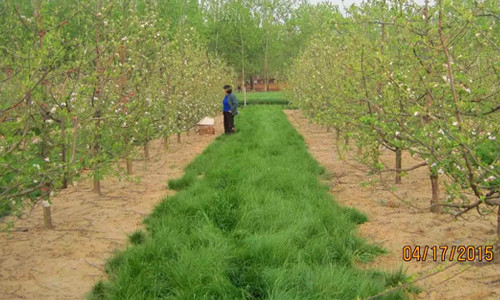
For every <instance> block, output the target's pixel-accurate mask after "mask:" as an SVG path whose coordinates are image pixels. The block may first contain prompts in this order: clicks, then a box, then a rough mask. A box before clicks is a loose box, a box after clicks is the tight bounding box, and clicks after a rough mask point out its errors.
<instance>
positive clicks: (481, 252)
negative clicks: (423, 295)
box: [403, 245, 494, 262]
mask: <svg viewBox="0 0 500 300" xmlns="http://www.w3.org/2000/svg"><path fill="white" fill-rule="evenodd" d="M493 258H494V253H493V246H465V245H459V246H455V245H453V246H447V245H440V246H437V245H434V246H429V245H415V246H410V245H406V246H404V247H403V260H404V261H412V260H413V261H426V260H429V261H430V260H432V261H458V262H471V261H487V262H490V261H492V260H493Z"/></svg>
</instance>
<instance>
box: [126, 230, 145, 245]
mask: <svg viewBox="0 0 500 300" xmlns="http://www.w3.org/2000/svg"><path fill="white" fill-rule="evenodd" d="M128 239H129V241H130V243H132V244H133V245H140V244H143V243H144V242H145V241H146V234H145V233H144V231H142V230H137V231H135V232H133V233H131V234H130V235H129V236H128Z"/></svg>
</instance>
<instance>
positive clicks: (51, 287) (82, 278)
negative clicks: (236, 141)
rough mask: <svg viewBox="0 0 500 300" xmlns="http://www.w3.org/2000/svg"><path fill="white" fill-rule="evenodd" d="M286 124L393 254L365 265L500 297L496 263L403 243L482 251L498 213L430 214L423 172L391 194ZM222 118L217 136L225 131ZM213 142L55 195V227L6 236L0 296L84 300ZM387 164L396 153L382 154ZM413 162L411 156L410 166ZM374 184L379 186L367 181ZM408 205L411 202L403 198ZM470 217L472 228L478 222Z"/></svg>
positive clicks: (434, 294)
mask: <svg viewBox="0 0 500 300" xmlns="http://www.w3.org/2000/svg"><path fill="white" fill-rule="evenodd" d="M286 113H287V115H288V117H289V120H290V122H292V124H293V125H294V126H296V128H297V129H298V131H299V132H300V133H301V134H302V135H303V136H304V139H305V140H306V142H307V145H308V147H309V151H310V152H311V154H312V155H313V156H314V158H315V159H316V160H318V161H319V162H320V163H321V164H322V165H323V166H325V167H326V168H327V169H328V170H329V171H330V172H331V174H332V175H333V176H332V178H331V185H332V193H333V194H334V196H335V199H336V200H337V201H338V202H340V203H341V204H343V205H349V206H353V207H356V208H357V209H359V210H361V211H363V212H364V213H366V214H367V215H368V217H369V219H370V221H369V222H367V223H365V224H363V225H361V227H360V233H361V234H362V235H363V236H365V237H366V238H367V239H369V240H370V241H371V242H372V243H375V244H379V245H381V246H382V247H383V248H385V249H386V250H387V251H388V253H387V254H385V255H382V256H379V257H378V258H377V259H376V261H375V262H373V263H371V264H369V265H368V266H367V267H373V266H376V267H380V268H383V269H386V270H394V269H397V268H399V267H401V266H402V267H403V268H404V269H406V270H407V273H408V274H414V275H415V278H419V277H422V276H426V275H428V274H433V273H434V272H436V271H437V270H438V269H439V268H446V269H445V270H444V271H442V272H439V273H437V274H435V275H433V276H430V277H428V278H427V279H425V280H422V281H419V282H418V284H419V286H421V287H422V288H423V292H422V293H421V294H419V296H418V298H419V299H436V300H438V299H471V300H472V299H499V297H500V265H498V264H493V263H486V264H470V263H462V264H450V263H437V262H431V261H429V260H428V261H426V262H416V261H412V262H403V260H402V247H403V246H404V245H412V246H413V245H416V244H418V245H444V244H447V245H459V244H462V245H477V246H479V245H485V244H491V242H492V240H493V239H494V237H495V231H494V229H495V226H496V225H495V222H494V217H486V218H484V217H483V218H478V217H477V213H475V212H471V213H469V214H468V215H467V218H468V219H469V221H466V220H462V219H459V220H454V219H453V218H452V217H450V216H449V215H446V214H431V213H428V212H427V210H426V208H427V206H428V203H429V197H430V192H431V191H430V182H429V180H428V178H427V171H426V169H425V168H421V169H418V170H416V171H414V172H411V173H410V174H409V175H408V176H407V177H405V178H403V184H401V185H400V186H398V187H397V190H396V191H394V192H392V193H391V192H389V190H390V189H388V188H387V187H390V186H393V184H392V182H393V178H392V176H390V174H386V175H384V177H383V178H382V181H381V182H380V178H379V177H378V176H371V177H369V176H367V175H366V173H365V172H363V171H362V170H359V168H362V167H361V166H360V165H358V164H356V162H355V161H353V160H352V159H348V160H347V162H345V161H341V160H339V157H338V153H337V150H336V147H335V144H334V138H333V134H332V133H331V132H326V130H325V129H324V128H322V127H320V126H318V125H314V124H310V123H309V122H308V121H307V119H305V118H304V117H303V115H302V114H301V113H300V112H299V111H286ZM220 124H221V120H220V118H218V119H216V135H217V134H219V133H220V132H221V128H220V127H221V125H220ZM214 138H215V136H198V135H195V134H194V133H192V134H191V135H190V136H185V135H183V137H182V143H181V144H177V143H176V142H175V141H174V140H175V138H172V139H171V140H172V141H173V142H172V143H171V146H170V148H169V150H168V151H167V152H163V150H162V149H161V147H160V144H159V142H155V143H153V145H152V149H151V154H152V156H153V157H152V159H151V161H149V162H137V163H135V165H134V169H135V172H136V174H137V175H138V176H140V177H141V178H142V180H141V182H140V183H131V182H127V181H119V180H116V179H113V178H110V179H106V180H104V181H103V183H102V188H103V195H101V196H100V197H99V196H97V195H94V194H93V193H92V192H91V188H92V186H91V183H90V182H80V183H79V184H78V186H76V187H70V188H68V189H67V190H64V191H62V192H61V193H59V194H58V195H57V196H56V197H55V198H54V199H53V200H54V205H53V219H54V225H55V227H56V228H55V230H44V229H43V228H42V227H41V224H42V223H43V220H42V212H41V208H40V207H38V206H37V207H35V209H34V210H33V211H32V213H31V215H30V216H29V217H28V218H26V219H25V220H20V221H18V222H17V223H16V228H27V229H29V230H28V231H27V232H23V231H13V232H11V233H10V234H5V233H1V234H0V299H41V300H43V299H84V298H85V295H86V294H87V293H88V292H89V291H90V289H91V288H92V286H93V285H94V283H95V282H97V281H98V280H99V279H101V278H105V274H104V271H103V270H104V263H105V260H106V259H107V258H109V257H110V256H111V255H112V254H113V252H114V250H115V249H117V248H122V247H124V246H125V245H126V244H127V234H129V233H131V232H133V231H135V230H136V229H138V228H141V227H142V219H143V218H144V216H146V215H147V214H149V213H150V212H151V211H152V209H153V207H154V206H155V205H156V204H158V203H159V202H160V201H161V199H163V198H164V197H165V195H167V194H168V193H170V191H168V190H167V189H166V188H165V187H166V182H167V180H168V179H170V178H177V177H179V176H181V175H182V173H183V168H184V167H185V166H186V165H187V164H188V163H189V162H190V161H191V160H192V159H193V158H194V157H196V155H198V154H200V153H201V152H202V151H203V149H204V148H205V147H206V146H207V145H208V144H209V143H211V142H212V141H213V139H214ZM383 159H384V160H385V161H386V162H388V163H389V162H391V161H392V160H393V154H391V153H385V154H384V157H383ZM414 163H416V161H415V160H413V159H412V158H411V157H409V156H405V160H404V164H405V165H406V166H410V165H413V164H414ZM370 179H371V180H372V181H373V182H375V181H378V182H377V183H375V184H367V183H369V182H370V181H369V180H370ZM403 200H404V201H408V202H410V203H412V206H409V205H407V204H406V203H404V202H403ZM472 221H473V222H472Z"/></svg>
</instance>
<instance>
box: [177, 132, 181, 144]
mask: <svg viewBox="0 0 500 300" xmlns="http://www.w3.org/2000/svg"><path fill="white" fill-rule="evenodd" d="M180 142H181V133H180V132H178V133H177V143H180Z"/></svg>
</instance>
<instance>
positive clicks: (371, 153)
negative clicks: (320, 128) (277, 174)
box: [286, 0, 500, 205]
mask: <svg viewBox="0 0 500 300" xmlns="http://www.w3.org/2000/svg"><path fill="white" fill-rule="evenodd" d="M497 4H498V3H497V1H493V0H487V1H482V2H480V3H479V2H474V1H467V0H464V1H444V0H443V1H436V3H435V5H429V6H428V7H424V5H421V4H418V3H415V2H408V1H403V2H401V1H385V2H381V1H375V0H374V1H366V2H363V3H362V4H361V5H359V6H356V5H353V6H351V7H350V8H349V9H348V10H347V13H346V15H345V16H343V17H341V18H337V19H335V20H334V24H333V29H332V30H323V31H321V32H318V33H317V34H316V35H315V36H314V37H313V38H312V39H311V41H310V43H309V44H308V46H307V47H306V48H305V49H304V51H303V52H302V53H301V55H300V57H298V58H297V59H296V60H295V62H294V64H293V67H292V69H291V70H290V73H289V75H288V78H289V82H288V89H287V91H286V95H287V99H290V101H291V103H292V104H293V105H296V106H298V107H299V108H300V109H302V110H303V111H304V113H305V114H306V115H307V116H308V117H309V118H311V119H313V120H314V121H315V122H317V123H319V124H322V125H326V126H328V127H330V128H331V127H333V128H335V129H336V130H337V131H338V132H340V134H341V135H343V136H344V137H352V138H354V139H355V144H356V146H357V147H359V148H361V150H363V151H362V155H359V156H360V157H359V160H360V162H361V163H363V164H365V165H367V166H369V167H370V168H371V170H372V172H373V173H374V172H377V171H381V170H383V169H384V168H385V166H384V165H383V164H381V163H380V162H379V159H378V158H379V156H380V151H381V150H380V149H381V148H382V147H383V148H385V149H390V150H392V151H394V152H396V151H397V150H401V151H408V152H410V153H411V154H412V155H415V156H418V157H419V158H421V159H424V160H426V161H427V164H428V165H429V167H430V168H429V169H430V172H431V174H433V175H434V176H436V175H439V174H443V175H447V177H448V178H449V179H450V181H451V183H450V184H449V185H448V187H449V188H448V189H447V193H448V195H447V196H448V197H447V199H448V201H454V200H455V199H457V198H458V199H457V200H459V203H460V204H462V205H468V204H470V203H472V202H473V201H474V199H472V198H470V197H469V198H468V199H467V197H460V196H459V195H460V194H462V193H464V192H465V191H464V190H466V189H468V190H470V191H472V193H473V194H474V195H475V197H476V199H478V198H479V199H481V198H483V197H484V196H485V195H487V194H489V195H490V197H492V198H494V197H497V195H498V193H499V191H500V181H499V180H500V179H499V178H500V173H499V172H500V151H497V150H498V149H499V145H498V142H497V139H498V138H499V133H500V122H498V116H499V113H500V110H499V109H498V96H499V91H498V89H497V86H498V78H499V76H500V64H499V61H500V60H499V52H498V45H499V44H500V24H499V23H498V20H497V19H496V18H495V17H494V16H497V15H498V14H499V12H500V8H499V7H498V5H497ZM343 149H345V150H346V151H349V152H350V151H352V150H353V149H351V148H350V146H349V145H346V146H345V147H343V148H342V147H341V150H343ZM404 167H405V166H403V168H404ZM492 200H493V199H492ZM471 201H472V202H471ZM487 204H489V205H495V201H491V202H487Z"/></svg>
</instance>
